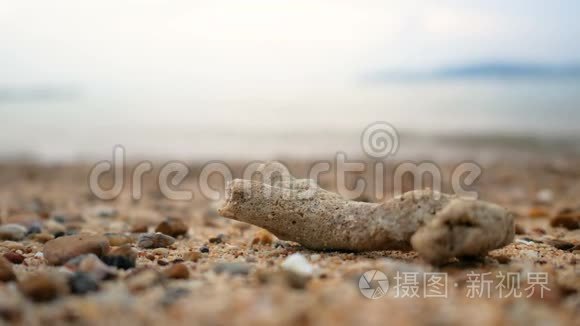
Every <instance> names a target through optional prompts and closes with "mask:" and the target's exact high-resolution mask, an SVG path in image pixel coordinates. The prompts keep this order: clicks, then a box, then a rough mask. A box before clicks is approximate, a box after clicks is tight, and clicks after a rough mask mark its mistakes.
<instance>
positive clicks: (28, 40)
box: [0, 0, 580, 97]
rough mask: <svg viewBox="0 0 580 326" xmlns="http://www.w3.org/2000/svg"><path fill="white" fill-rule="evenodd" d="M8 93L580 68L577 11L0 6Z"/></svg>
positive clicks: (269, 88) (577, 6)
mask: <svg viewBox="0 0 580 326" xmlns="http://www.w3.org/2000/svg"><path fill="white" fill-rule="evenodd" d="M0 7H1V8H2V10H0V71H1V73H0V86H2V87H19V86H22V87H26V86H29V85H44V84H53V85H57V86H58V85H64V86H66V85H81V86H82V87H83V88H85V89H87V90H89V91H95V92H98V91H125V90H132V89H137V90H147V91H150V92H151V91H152V92H169V93H180V92H182V91H183V89H187V90H189V91H194V92H198V93H203V94H205V95H207V96H212V97H215V96H220V94H221V95H223V93H224V92H227V93H228V94H246V95H251V94H254V95H257V94H260V93H263V92H268V93H270V94H276V93H277V92H294V91H297V92H304V91H307V90H308V89H311V88H312V86H313V85H314V86H316V88H320V89H324V88H325V87H333V85H336V86H338V85H341V84H348V83H353V82H356V81H357V79H358V78H359V77H360V76H361V75H363V74H365V73H367V72H369V71H370V72H372V71H374V70H376V69H385V68H386V69H389V68H393V67H396V68H405V67H409V68H413V69H417V68H429V67H433V66H439V65H446V64H455V63H470V62H478V61H482V60H496V59H501V60H514V61H526V62H550V63H552V62H554V63H560V62H564V63H569V62H573V63H575V62H578V61H580V42H578V38H579V36H580V20H578V17H577V14H578V13H579V12H580V3H579V2H578V1H574V0H570V1H549V2H547V1H538V0H515V1H489V0H486V1H483V0H475V1H469V2H467V1H448V0H447V1H445V0H444V1H409V0H405V1H397V0H395V1H364V0H363V1H336V0H331V1H271V0H265V1H254V0H249V1H220V0H217V1H216V0H212V1H149V0H147V1H119V0H113V1H109V0H103V1H94V2H92V3H88V2H81V1H75V0H66V1H63V0H56V1H50V2H49V1H5V0H2V1H0Z"/></svg>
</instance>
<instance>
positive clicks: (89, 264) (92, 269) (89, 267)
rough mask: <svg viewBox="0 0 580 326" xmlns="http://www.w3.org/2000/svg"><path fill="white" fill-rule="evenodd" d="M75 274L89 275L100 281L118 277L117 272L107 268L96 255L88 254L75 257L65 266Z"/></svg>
mask: <svg viewBox="0 0 580 326" xmlns="http://www.w3.org/2000/svg"><path fill="white" fill-rule="evenodd" d="M64 266H65V267H66V268H68V269H69V270H71V271H73V272H82V273H86V274H89V275H91V276H92V277H93V279H95V280H97V281H100V280H104V279H108V278H111V277H113V276H115V275H116V271H115V270H114V269H113V268H111V267H109V266H107V265H106V264H105V263H104V262H103V261H101V260H100V259H99V257H97V256H96V255H95V254H87V255H82V256H78V257H75V258H73V259H71V260H69V261H68V262H66V264H65V265H64Z"/></svg>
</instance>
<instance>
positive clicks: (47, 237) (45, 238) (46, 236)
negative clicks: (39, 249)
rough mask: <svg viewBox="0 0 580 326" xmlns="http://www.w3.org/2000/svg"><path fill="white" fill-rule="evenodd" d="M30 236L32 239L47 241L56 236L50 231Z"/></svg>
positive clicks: (41, 241)
mask: <svg viewBox="0 0 580 326" xmlns="http://www.w3.org/2000/svg"><path fill="white" fill-rule="evenodd" d="M28 238H29V239H30V240H32V241H36V242H40V243H47V242H48V241H50V240H52V239H54V236H53V235H52V234H48V233H37V234H33V235H31V236H29V237H28Z"/></svg>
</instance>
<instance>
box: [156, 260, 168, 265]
mask: <svg viewBox="0 0 580 326" xmlns="http://www.w3.org/2000/svg"><path fill="white" fill-rule="evenodd" d="M157 265H159V266H167V265H169V262H168V261H167V260H165V259H159V260H158V261H157Z"/></svg>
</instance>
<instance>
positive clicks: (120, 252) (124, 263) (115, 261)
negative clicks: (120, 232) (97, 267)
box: [101, 245, 137, 270]
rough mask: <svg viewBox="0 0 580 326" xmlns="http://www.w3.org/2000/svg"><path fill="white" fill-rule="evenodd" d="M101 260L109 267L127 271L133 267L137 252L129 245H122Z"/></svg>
mask: <svg viewBox="0 0 580 326" xmlns="http://www.w3.org/2000/svg"><path fill="white" fill-rule="evenodd" d="M101 259H102V260H103V262H105V264H107V265H109V266H114V267H117V268H120V269H124V270H127V269H130V268H134V267H135V262H136V260H137V252H136V251H135V250H134V249H133V248H131V246H130V245H124V246H121V247H118V248H115V249H113V250H112V251H111V252H110V253H109V254H108V255H106V256H103V257H102V258H101Z"/></svg>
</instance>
